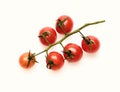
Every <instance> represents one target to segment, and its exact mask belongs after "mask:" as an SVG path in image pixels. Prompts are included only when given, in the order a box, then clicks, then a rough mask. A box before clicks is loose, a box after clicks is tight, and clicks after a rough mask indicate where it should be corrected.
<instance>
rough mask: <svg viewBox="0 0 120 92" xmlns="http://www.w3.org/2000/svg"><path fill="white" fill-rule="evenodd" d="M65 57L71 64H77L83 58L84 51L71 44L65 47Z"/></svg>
mask: <svg viewBox="0 0 120 92" xmlns="http://www.w3.org/2000/svg"><path fill="white" fill-rule="evenodd" d="M63 52H64V57H65V59H66V60H67V61H69V62H77V61H79V60H80V59H81V58H82V56H83V51H82V49H81V47H80V46H78V45H76V44H74V43H69V44H67V45H66V46H65V47H64V51H63Z"/></svg>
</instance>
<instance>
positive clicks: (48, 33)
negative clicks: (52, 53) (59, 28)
mask: <svg viewBox="0 0 120 92" xmlns="http://www.w3.org/2000/svg"><path fill="white" fill-rule="evenodd" d="M38 37H39V40H40V42H41V43H42V44H44V45H46V46H48V45H50V44H53V43H54V42H55V41H56V39H57V34H56V32H55V30H54V29H53V28H51V27H44V28H42V29H41V30H40V32H39V36H38Z"/></svg>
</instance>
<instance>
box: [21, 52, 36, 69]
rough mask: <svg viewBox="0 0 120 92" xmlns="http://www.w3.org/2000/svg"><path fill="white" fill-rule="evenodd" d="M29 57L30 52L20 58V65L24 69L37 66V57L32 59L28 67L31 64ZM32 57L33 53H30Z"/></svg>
mask: <svg viewBox="0 0 120 92" xmlns="http://www.w3.org/2000/svg"><path fill="white" fill-rule="evenodd" d="M28 55H29V52H25V53H23V54H22V55H21V56H20V57H19V64H20V66H21V67H22V68H24V69H30V68H32V67H33V66H34V65H35V61H36V59H35V57H33V58H32V60H31V61H30V63H29V65H28V62H29V60H28ZM30 55H32V53H30Z"/></svg>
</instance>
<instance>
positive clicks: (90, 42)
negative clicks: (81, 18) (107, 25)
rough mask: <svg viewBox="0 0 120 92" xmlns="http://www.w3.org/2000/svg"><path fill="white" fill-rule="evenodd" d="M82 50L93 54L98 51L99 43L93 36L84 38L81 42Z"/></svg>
mask: <svg viewBox="0 0 120 92" xmlns="http://www.w3.org/2000/svg"><path fill="white" fill-rule="evenodd" d="M81 45H82V49H83V50H84V51H85V52H88V53H94V52H96V51H98V49H99V47H100V41H99V40H98V38H96V37H95V36H86V37H85V39H83V40H82V42H81Z"/></svg>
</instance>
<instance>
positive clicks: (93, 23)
mask: <svg viewBox="0 0 120 92" xmlns="http://www.w3.org/2000/svg"><path fill="white" fill-rule="evenodd" d="M103 22H105V20H102V21H96V22H91V23H86V24H84V25H83V26H82V27H80V28H78V29H76V30H74V31H73V32H71V33H68V34H66V35H65V36H64V37H63V38H62V39H61V40H59V41H57V42H56V43H54V44H50V45H49V46H48V47H47V48H46V49H45V50H43V51H42V52H39V53H37V54H35V56H37V55H39V54H42V53H44V52H48V50H49V49H50V48H51V47H53V46H55V45H57V44H61V43H62V42H63V41H64V40H65V39H66V38H68V37H69V36H71V35H73V34H75V33H78V32H80V30H82V29H83V28H85V27H87V26H90V25H95V24H99V23H103Z"/></svg>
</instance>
